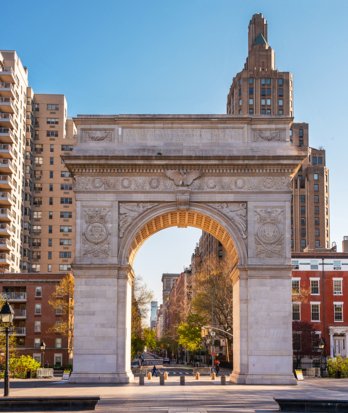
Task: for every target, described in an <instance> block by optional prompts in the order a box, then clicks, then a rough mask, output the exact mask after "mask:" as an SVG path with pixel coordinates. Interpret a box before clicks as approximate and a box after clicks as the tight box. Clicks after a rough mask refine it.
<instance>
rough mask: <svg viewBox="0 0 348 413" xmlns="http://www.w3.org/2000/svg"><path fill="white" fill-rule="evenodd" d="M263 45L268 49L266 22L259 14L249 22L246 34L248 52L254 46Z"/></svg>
mask: <svg viewBox="0 0 348 413" xmlns="http://www.w3.org/2000/svg"><path fill="white" fill-rule="evenodd" d="M259 44H262V45H265V46H266V48H268V35H267V20H266V19H265V18H264V17H263V15H262V14H261V13H256V14H254V15H253V17H252V18H251V20H250V23H249V33H248V51H249V53H250V50H251V49H252V47H253V46H254V45H259Z"/></svg>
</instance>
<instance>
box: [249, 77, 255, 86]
mask: <svg viewBox="0 0 348 413" xmlns="http://www.w3.org/2000/svg"><path fill="white" fill-rule="evenodd" d="M248 83H249V85H252V84H253V83H254V78H253V77H249V79H248Z"/></svg>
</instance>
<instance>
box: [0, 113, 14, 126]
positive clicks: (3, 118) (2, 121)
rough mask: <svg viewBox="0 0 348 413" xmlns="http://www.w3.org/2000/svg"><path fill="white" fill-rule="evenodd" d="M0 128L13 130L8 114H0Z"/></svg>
mask: <svg viewBox="0 0 348 413" xmlns="http://www.w3.org/2000/svg"><path fill="white" fill-rule="evenodd" d="M0 126H5V127H10V128H13V127H14V126H15V122H14V119H13V116H12V115H11V114H10V113H6V112H0Z"/></svg>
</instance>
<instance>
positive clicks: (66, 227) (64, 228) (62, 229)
mask: <svg viewBox="0 0 348 413" xmlns="http://www.w3.org/2000/svg"><path fill="white" fill-rule="evenodd" d="M60 232H65V233H67V232H72V226H71V225H61V226H60Z"/></svg>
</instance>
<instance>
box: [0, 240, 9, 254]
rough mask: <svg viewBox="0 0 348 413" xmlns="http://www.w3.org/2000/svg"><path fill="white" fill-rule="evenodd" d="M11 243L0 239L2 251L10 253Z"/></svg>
mask: <svg viewBox="0 0 348 413" xmlns="http://www.w3.org/2000/svg"><path fill="white" fill-rule="evenodd" d="M10 249H11V242H10V241H9V240H7V239H5V238H0V251H10Z"/></svg>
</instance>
